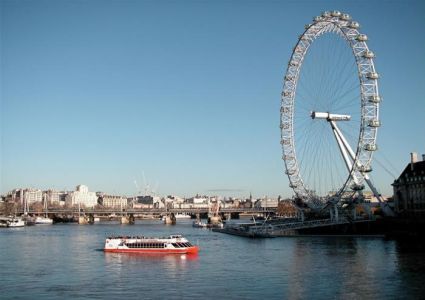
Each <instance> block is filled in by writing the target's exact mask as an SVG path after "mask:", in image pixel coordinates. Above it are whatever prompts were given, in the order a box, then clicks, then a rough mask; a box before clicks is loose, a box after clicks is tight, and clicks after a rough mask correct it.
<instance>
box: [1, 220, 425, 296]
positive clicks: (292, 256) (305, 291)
mask: <svg viewBox="0 0 425 300" xmlns="http://www.w3.org/2000/svg"><path fill="white" fill-rule="evenodd" d="M169 234H183V235H184V236H185V237H187V238H188V239H189V241H191V242H192V243H195V244H199V246H200V252H199V254H198V255H196V256H187V255H140V254H139V255H135V254H118V253H104V252H103V251H101V249H102V247H103V243H104V240H105V238H106V236H108V235H144V236H165V235H169ZM424 278H425V253H424V248H421V247H416V246H413V245H411V244H410V245H405V244H401V243H400V242H397V241H393V240H384V239H383V238H365V237H290V238H274V239H247V238H242V237H236V236H230V235H225V234H221V233H215V232H212V231H210V230H207V229H200V228H192V227H191V222H190V221H189V220H187V221H181V220H178V224H177V225H175V226H166V225H164V224H162V223H161V222H159V221H140V222H138V223H136V224H135V225H132V226H131V225H130V226H129V225H126V226H125V225H119V224H111V223H100V224H95V225H84V226H82V225H76V224H59V225H50V226H49V225H46V226H31V227H25V228H20V229H18V228H16V229H11V228H4V229H2V228H0V299H41V298H43V299H58V298H63V299H70V298H72V299H187V298H194V299H217V298H218V299H220V298H222V299H372V298H373V299H394V298H397V299H424V297H425V284H424Z"/></svg>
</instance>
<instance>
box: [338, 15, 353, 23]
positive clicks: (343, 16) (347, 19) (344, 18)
mask: <svg viewBox="0 0 425 300" xmlns="http://www.w3.org/2000/svg"><path fill="white" fill-rule="evenodd" d="M339 18H340V19H341V20H343V21H349V20H351V16H350V15H349V14H342V15H341V16H340V17H339Z"/></svg>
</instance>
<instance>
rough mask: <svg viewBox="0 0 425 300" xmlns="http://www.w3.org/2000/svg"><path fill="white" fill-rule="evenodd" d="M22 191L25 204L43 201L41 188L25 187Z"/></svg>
mask: <svg viewBox="0 0 425 300" xmlns="http://www.w3.org/2000/svg"><path fill="white" fill-rule="evenodd" d="M23 192H24V193H23V194H24V203H27V205H30V204H33V203H35V202H41V201H43V192H42V191H41V190H38V189H25V190H24V191H23Z"/></svg>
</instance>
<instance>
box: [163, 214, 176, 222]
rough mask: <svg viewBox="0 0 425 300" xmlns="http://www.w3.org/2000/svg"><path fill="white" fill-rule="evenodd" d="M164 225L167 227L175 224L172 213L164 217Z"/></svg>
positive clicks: (174, 217)
mask: <svg viewBox="0 0 425 300" xmlns="http://www.w3.org/2000/svg"><path fill="white" fill-rule="evenodd" d="M164 224H167V225H175V224H176V216H175V215H174V213H171V214H168V215H166V216H165V220H164Z"/></svg>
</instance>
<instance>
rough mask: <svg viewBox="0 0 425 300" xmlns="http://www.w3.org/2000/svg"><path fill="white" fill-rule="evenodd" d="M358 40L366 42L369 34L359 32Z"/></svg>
mask: <svg viewBox="0 0 425 300" xmlns="http://www.w3.org/2000/svg"><path fill="white" fill-rule="evenodd" d="M356 40H357V41H359V42H366V41H367V35H366V34H359V35H358V36H356Z"/></svg>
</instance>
